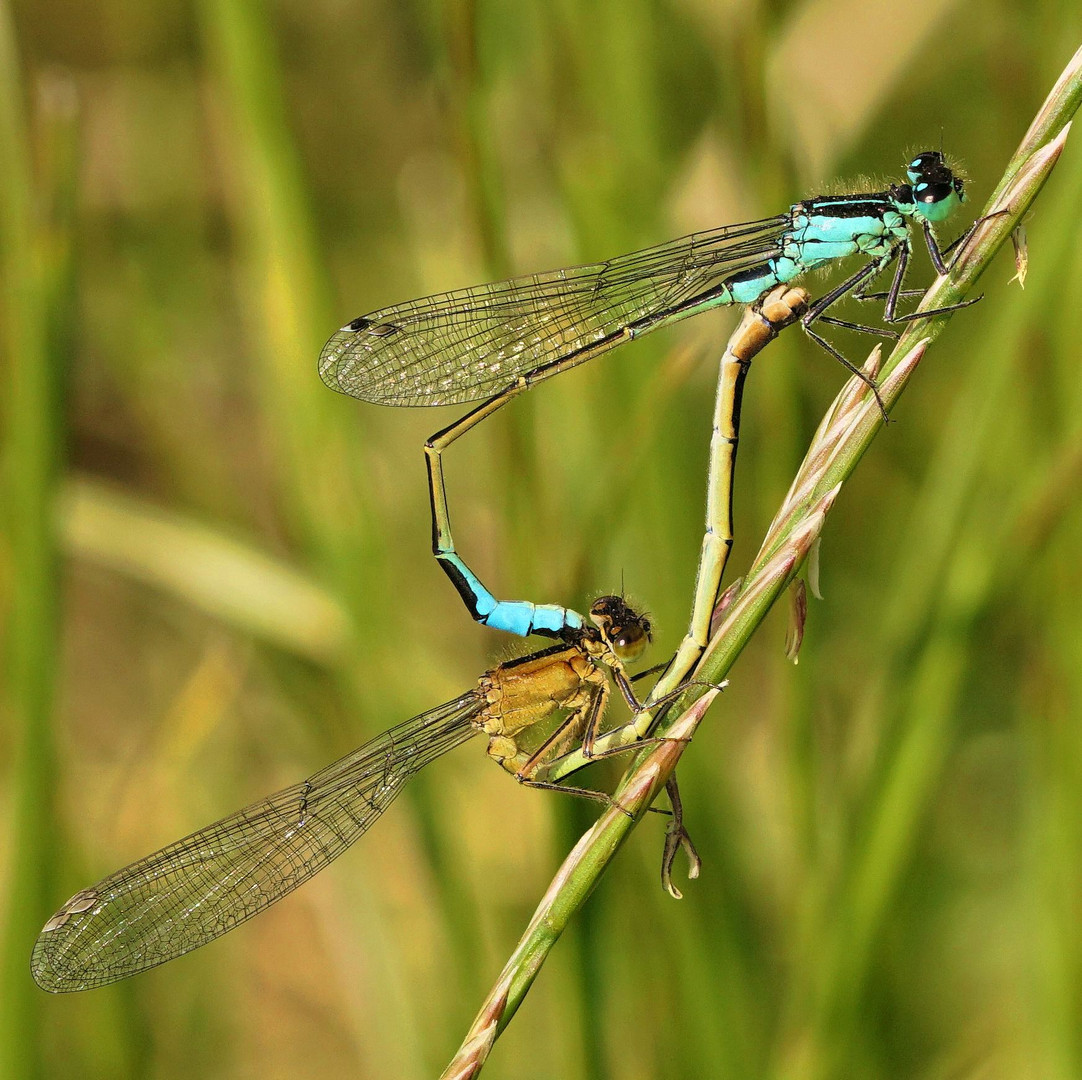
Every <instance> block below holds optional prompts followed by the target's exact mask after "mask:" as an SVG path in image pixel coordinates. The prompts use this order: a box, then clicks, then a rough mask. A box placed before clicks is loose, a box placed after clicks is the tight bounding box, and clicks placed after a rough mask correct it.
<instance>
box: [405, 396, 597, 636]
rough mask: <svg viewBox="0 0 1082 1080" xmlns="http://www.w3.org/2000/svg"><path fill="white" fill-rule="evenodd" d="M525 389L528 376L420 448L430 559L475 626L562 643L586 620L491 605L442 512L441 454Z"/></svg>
mask: <svg viewBox="0 0 1082 1080" xmlns="http://www.w3.org/2000/svg"><path fill="white" fill-rule="evenodd" d="M529 385H530V379H529V376H528V375H525V376H523V377H521V378H520V379H518V380H516V381H515V382H514V383H512V384H511V385H510V386H508V387H507V388H506V389H505V390H502V391H501V392H500V393H499V394H496V395H495V396H494V397H491V398H489V399H488V400H487V401H485V402H483V403H482V404H481V405H479V406H477V408H475V409H472V410H471V411H470V412H468V413H467V414H466V415H465V416H463V417H462V418H461V419H459V420H456V421H455V423H453V424H451V425H450V427H446V428H444V429H443V430H442V431H438V432H436V434H435V435H433V436H432V437H431V438H430V439H429V440H428V441H427V442H426V443H425V464H426V466H427V470H428V494H429V500H430V503H431V508H432V553H433V554H434V555H435V556H436V559H437V560H438V562H439V564H440V566H441V567H443V570H444V573H446V574H447V576H448V577H449V578H450V579H451V582H452V584H453V585H454V586H455V588H456V589H457V590H458V594H459V596H461V597H462V600H463V602H464V603H465V605H466V607H467V609H468V610H469V612H470V614H471V615H472V616H473V618H474V619H476V620H477V622H479V623H483V624H484V625H485V626H491V627H493V628H494V629H497V630H506V631H507V632H508V633H511V634H518V635H519V636H520V637H527V636H528V635H530V634H544V635H546V636H548V637H563V636H564V635H565V633H566V631H567V630H579V629H581V628H582V627H583V626H585V625H586V620H585V619H584V618H583V617H582V616H581V615H580V614H579V613H578V612H577V611H572V610H571V609H569V608H565V607H560V606H559V605H557V604H531V603H530V602H529V601H527V600H497V599H496V598H495V597H494V596H493V595H492V593H490V592H489V591H488V589H486V588H485V586H484V585H483V584H482V583H481V581H480V579H479V578H478V577H477V575H476V574H474V572H473V571H472V570H471V569H470V568H469V567H468V566H467V565H466V563H465V562H463V561H462V559H461V558H460V557H459V555H458V553H457V552H456V551H455V542H454V539H453V537H452V536H451V515H450V511H449V510H448V507H447V489H446V486H445V484H444V479H443V457H442V455H443V451H444V450H446V449H447V447H449V446H450V445H451V444H452V443H453V442H455V441H456V440H457V439H459V438H460V437H461V436H463V435H465V434H466V432H467V431H470V430H471V429H472V428H474V427H476V426H477V424H479V423H480V422H481V421H482V420H484V419H486V418H487V417H489V416H491V415H492V414H493V413H494V412H496V411H497V410H498V409H501V408H503V406H504V405H506V404H507V403H508V402H509V401H511V400H512V399H513V398H515V397H517V396H518V395H519V394H521V393H522V392H523V391H524V390H526V389H528V388H529Z"/></svg>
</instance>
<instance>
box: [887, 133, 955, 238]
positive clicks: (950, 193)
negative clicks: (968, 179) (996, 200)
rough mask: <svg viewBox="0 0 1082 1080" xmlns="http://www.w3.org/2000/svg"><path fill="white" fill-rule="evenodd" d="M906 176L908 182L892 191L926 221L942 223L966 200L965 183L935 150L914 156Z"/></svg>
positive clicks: (910, 209) (911, 210)
mask: <svg viewBox="0 0 1082 1080" xmlns="http://www.w3.org/2000/svg"><path fill="white" fill-rule="evenodd" d="M906 176H907V177H908V178H909V183H908V184H903V185H902V186H901V187H899V188H896V189H895V191H896V193H897V197H898V198H899V201H900V202H901V203H902V204H903V205H907V206H908V208H909V212H910V213H911V214H918V215H919V216H920V217H923V218H926V219H927V220H928V221H943V220H944V219H945V218H948V217H950V215H951V214H953V213H954V211H955V210H957V209H958V206H959V204H960V203H962V202H964V201H965V197H966V196H965V181H964V180H963V179H962V177H961V176H959V175H957V174H956V173H955V172H954V171H953V170H952V169H951V168H950V166H949V165H948V164H947V162H946V159H945V158H944V157H943V154H942V153H940V151H938V150H925V151H924V152H923V153H920V154H917V156H916V157H915V158H913V160H912V161H910V162H909V164H908V165H907V166H906Z"/></svg>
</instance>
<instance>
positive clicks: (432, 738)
mask: <svg viewBox="0 0 1082 1080" xmlns="http://www.w3.org/2000/svg"><path fill="white" fill-rule="evenodd" d="M483 707H484V702H483V700H482V699H481V697H480V696H479V695H478V694H477V692H476V691H470V692H469V693H466V694H463V695H462V696H461V697H458V698H455V699H454V700H453V701H449V702H447V703H446V704H444V705H439V706H437V707H436V708H435V709H430V710H429V711H428V712H425V713H422V714H421V715H420V716H415V717H414V718H413V719H412V720H407V721H405V723H402V724H399V725H397V726H396V727H393V728H391V729H390V730H388V731H385V732H384V733H383V734H382V735H377V736H376V737H375V738H374V739H372V740H370V741H369V742H367V743H365V744H364V745H363V746H361V747H359V748H358V749H356V750H354V751H353V752H352V753H350V754H347V755H346V756H345V757H343V758H341V759H340V760H338V761H336V762H335V763H334V764H333V765H329V766H328V767H327V768H325V769H323V770H321V771H320V772H318V773H316V774H315V775H313V776H311V777H309V779H308V780H306V781H304V782H302V783H300V784H294V785H293V786H292V787H288V788H285V789H284V790H283V791H279V792H277V793H276V794H274V795H270V796H268V797H267V798H266V799H263V800H262V801H260V802H257V803H253V804H252V805H251V806H248V807H246V808H245V809H244V810H239V811H238V812H237V813H235V814H232V815H230V816H229V817H227V818H223V819H222V820H221V821H219V822H216V823H215V824H213V825H208V826H207V827H206V828H204V829H200V830H199V831H198V832H194V833H192V834H191V836H188V837H185V839H183V840H178V841H177V842H176V843H174V844H170V845H169V846H168V847H165V848H162V850H161V851H158V852H156V853H155V854H153V855H148V856H147V857H146V858H145V859H140V860H139V861H138V862H135V863H132V864H131V865H130V866H128V867H125V868H124V869H123V870H118V871H117V872H116V873H115V874H110V875H109V877H107V878H105V879H104V880H103V881H100V882H99V883H98V884H97V885H95V886H94V887H93V888H90V889H84V890H83V891H82V892H79V893H76V894H75V896H73V897H72V898H71V899H70V900H69V901H68V902H67V903H66V904H65V905H64V906H63V907H62V908H61V909H60V910H59V911H58V912H57V913H56V914H55V915H54V916H53V917H52V918H51V919H50V920H49V921H48V922H47V923H46V924H45V927H44V929H43V930H42V931H41V934H40V935H39V936H38V940H37V942H36V943H35V945H34V952H33V955H32V957H31V960H30V969H31V972H32V973H33V976H34V980H35V982H37V984H38V985H39V986H40V987H42V989H44V990H50V991H52V992H54V993H60V992H63V991H68V990H85V989H89V988H90V987H94V986H102V985H104V984H106V983H110V982H115V981H116V980H117V979H123V978H126V977H127V976H128V975H134V974H136V973H137V972H140V971H145V970H146V969H147V968H152V967H154V966H156V965H157V964H162V963H165V961H166V960H172V959H173V958H174V957H176V956H181V955H182V954H184V953H186V952H189V951H191V950H192V949H195V948H198V947H199V946H200V945H205V944H206V943H207V942H208V941H212V940H213V939H214V938H216V937H219V936H220V935H221V934H225V933H227V932H228V931H230V930H232V929H233V927H235V926H238V925H239V924H240V923H242V922H244V921H245V920H246V919H250V918H251V917H252V916H253V915H256V914H258V913H259V912H261V911H263V910H264V909H265V908H268V907H270V905H271V904H273V903H274V902H275V901H277V900H280V899H281V898H282V897H283V896H285V895H286V894H287V893H290V892H292V891H293V890H294V889H295V888H297V886H298V885H301V884H303V883H304V882H305V881H307V880H308V879H309V878H310V877H312V875H313V874H316V873H318V872H319V871H320V870H322V869H323V868H324V867H325V866H326V865H327V864H328V863H329V862H331V860H332V859H334V858H336V857H337V856H338V855H340V854H341V853H342V852H343V851H345V849H346V848H347V847H349V846H350V844H352V843H353V842H354V841H355V840H357V839H358V837H360V836H361V835H362V834H363V833H364V832H365V831H366V830H367V829H368V828H369V826H370V825H372V824H373V823H374V822H375V821H376V819H377V818H378V817H379V816H380V815H381V814H382V813H383V811H384V810H386V809H387V807H388V806H389V805H390V803H391V801H392V800H393V799H394V797H395V796H396V795H397V794H398V793H399V791H400V790H401V789H402V786H403V785H404V784H405V782H406V781H407V780H408V779H409V778H410V777H411V776H412V775H413V774H414V773H416V772H417V771H418V770H419V769H421V768H423V767H424V766H425V765H427V764H428V763H429V762H430V761H434V760H435V759H436V758H437V757H440V756H441V755H442V754H445V753H446V752H447V751H448V750H451V749H453V748H454V747H456V746H458V745H459V744H460V743H463V742H465V741H466V740H467V739H468V738H470V737H471V736H473V735H475V734H476V729H475V728H474V727H472V726H471V724H470V721H471V720H472V719H474V718H475V717H476V716H477V715H478V714H479V713H480V712H481V710H482V708H483Z"/></svg>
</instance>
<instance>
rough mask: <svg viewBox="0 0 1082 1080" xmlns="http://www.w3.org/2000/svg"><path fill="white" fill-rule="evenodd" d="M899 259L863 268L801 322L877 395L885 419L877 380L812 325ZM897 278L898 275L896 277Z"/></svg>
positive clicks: (832, 292) (893, 254)
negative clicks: (831, 307) (834, 305)
mask: <svg viewBox="0 0 1082 1080" xmlns="http://www.w3.org/2000/svg"><path fill="white" fill-rule="evenodd" d="M897 257H898V252H897V250H895V251H892V252H891V253H890V256H889V258H887V259H885V260H877V261H875V262H870V263H868V264H867V265H865V266H862V267H861V268H860V269H859V270H858V271H857V272H856V273H855V274H853V276H852V277H849V278H847V279H846V280H845V281H843V282H842V283H841V284H840V285H838V286H836V287H835V288H833V289H831V290H830V292H828V293H827V294H826V295H825V296H822V297H820V298H819V300H817V301H816V302H815V303H814V304H813V305H812V306H811V307H810V308H809V309H808V311H807V312H806V313H805V315H804V316H803V318H802V319H801V320H800V325H801V326H803V327H804V332H805V333H806V334H807V335H808V337H810V338H811V339H812V341H814V342H815V343H816V344H817V345H818V346H819V347H820V348H822V349H825V350H826V351H827V352H828V353H829V354H830V355H831V356H833V357H834V359H835V360H837V361H838V363H840V364H841V365H842V367H844V368H845V369H846V370H847V371H849V372H851V373H852V374H853V375H855V376H856V377H857V378H858V379H860V381H861V382H862V383H864V384H865V385H866V386H867V387H868V388H869V389H870V390H871V392H872V393H873V394H874V395H875V400H876V404H877V405H878V406H879V411H880V412H881V413H882V414H883V419H884V420H886V418H887V410H886V406H885V405H884V403H883V399H882V398H881V397H880V396H879V387H878V386H877V385H876V383H875V380H874V379H872V378H871V377H870V376H869V375H868V374H867V373H866V372H864V371H861V369H860V368H858V367H857V366H856V365H855V364H854V363H852V362H851V361H849V360H847V359H846V358H845V357H844V356H842V354H841V353H840V352H838V350H837V349H836V348H834V346H833V345H831V344H830V342H829V341H827V339H826V338H825V337H823V336H822V335H821V334H817V333H816V332H815V331H814V330H813V329H812V326H811V324H812V323H814V322H815V321H816V320H817V319H820V318H822V317H823V313H824V312H825V311H826V310H827V309H828V308H829V307H830V306H831V304H835V303H837V302H838V301H839V300H840V299H841V298H842V297H843V296H846V295H848V294H849V293H852V292H854V291H855V290H857V288H858V286H859V285H860V284H861V283H862V282H865V281H870V280H871V279H872V278H874V277H875V275H876V274H878V273H880V272H882V271H883V270H884V269H885V268H886V267H887V266H889V265H890V263H891V261H893V260H894V259H896V258H897ZM895 276H897V275H895Z"/></svg>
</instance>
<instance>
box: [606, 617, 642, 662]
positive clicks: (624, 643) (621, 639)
mask: <svg viewBox="0 0 1082 1080" xmlns="http://www.w3.org/2000/svg"><path fill="white" fill-rule="evenodd" d="M608 630H609V632H608V638H609V642H610V643H611V645H612V651H613V652H614V653H616V655H617V656H618V657H619V658H620V659H621V660H622V661H624V663H631V662H633V661H635V660H638V658H639V657H640V656H642V654H643V651H644V650H645V648H646V646H647V645H648V644H649V642H650V624H649V623H645V624H644V623H637V622H636V623H628V624H627V625H626V626H610V627H609V628H608Z"/></svg>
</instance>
